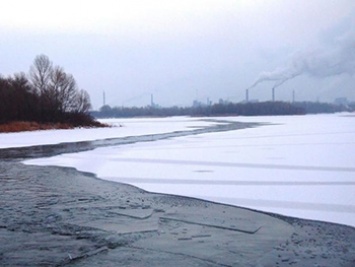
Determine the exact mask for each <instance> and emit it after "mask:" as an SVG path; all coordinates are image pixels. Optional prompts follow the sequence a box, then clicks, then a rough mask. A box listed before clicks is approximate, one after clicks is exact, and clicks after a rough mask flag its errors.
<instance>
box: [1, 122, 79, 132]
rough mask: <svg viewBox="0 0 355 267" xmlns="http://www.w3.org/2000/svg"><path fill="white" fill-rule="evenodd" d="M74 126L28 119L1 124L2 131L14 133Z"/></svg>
mask: <svg viewBox="0 0 355 267" xmlns="http://www.w3.org/2000/svg"><path fill="white" fill-rule="evenodd" d="M72 128H74V127H73V126H71V125H69V124H66V123H46V124H43V123H38V122H27V121H14V122H9V123H6V124H0V132H2V133H14V132H24V131H37V130H52V129H72Z"/></svg>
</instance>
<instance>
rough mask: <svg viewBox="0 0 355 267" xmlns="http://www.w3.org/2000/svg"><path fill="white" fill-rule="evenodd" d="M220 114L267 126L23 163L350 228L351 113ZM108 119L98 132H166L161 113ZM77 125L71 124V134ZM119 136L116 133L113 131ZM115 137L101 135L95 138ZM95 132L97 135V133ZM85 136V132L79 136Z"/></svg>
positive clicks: (354, 201)
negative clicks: (68, 169)
mask: <svg viewBox="0 0 355 267" xmlns="http://www.w3.org/2000/svg"><path fill="white" fill-rule="evenodd" d="M223 119H224V120H230V121H243V122H265V123H266V122H267V123H271V124H269V125H263V126H260V127H256V128H248V129H242V130H235V131H230V132H218V133H207V134H201V135H191V136H185V137H178V138H173V139H169V140H161V141H155V142H145V143H136V144H130V145H124V146H113V147H105V148H98V149H95V150H92V151H87V152H81V153H76V154H64V155H59V156H55V157H52V158H45V159H34V160H29V161H26V163H27V164H36V165H58V166H70V167H75V168H77V169H78V170H82V171H87V172H93V173H95V174H97V176H98V177H100V178H102V179H105V180H110V181H116V182H124V183H129V184H132V185H135V186H138V187H140V188H142V189H145V190H148V191H153V192H160V193H169V194H177V195H184V196H191V197H197V198H202V199H207V200H212V201H217V202H222V203H227V204H232V205H238V206H244V207H249V208H253V209H258V210H264V211H271V212H276V213H280V214H285V215H290V216H296V217H301V218H308V219H316V220H324V221H330V222H336V223H342V224H348V225H352V226H355V160H354V155H355V152H354V151H355V116H353V115H352V114H331V115H307V116H279V117H227V118H223ZM165 121H166V123H167V124H170V123H171V124H172V125H174V124H176V126H175V127H176V128H174V127H173V126H172V125H171V126H169V127H171V129H174V130H175V129H181V128H185V129H186V127H188V126H193V125H197V126H203V125H206V124H208V123H207V122H201V121H199V120H197V119H196V118H168V119H165ZM167 121H168V122H167ZM111 122H117V123H121V124H125V126H126V127H122V128H110V129H101V130H100V131H102V132H105V131H107V132H109V131H113V129H114V130H115V131H117V132H119V131H120V130H121V129H123V131H127V132H126V133H129V134H130V135H134V134H144V133H146V132H154V131H155V129H160V130H162V129H164V130H170V128H169V129H167V128H168V127H166V126H163V125H164V119H141V120H139V119H135V120H133V119H132V120H129V119H127V120H121V119H117V120H114V121H111ZM130 127H136V128H135V129H136V130H132V131H131V132H129V130H127V129H130ZM146 127H149V128H152V129H154V130H147V129H146ZM156 127H159V128H156ZM179 127H180V128H179ZM140 130H141V131H140ZM160 130H159V131H160ZM82 131H84V130H74V132H75V135H76V134H77V135H80V132H82ZM159 131H158V130H157V132H159ZM45 134H46V133H45V132H43V135H45ZM124 134H125V133H116V135H117V136H123V135H124ZM14 135H15V134H9V136H14ZM113 135H115V134H112V133H111V134H107V135H104V134H102V136H101V138H106V137H107V136H113ZM56 136H57V134H56ZM99 137H100V135H97V136H95V139H99ZM85 138H87V139H90V138H91V136H89V135H85ZM10 139H11V138H10ZM32 141H36V140H32ZM1 143H2V142H1ZM10 143H11V140H10V141H8V144H10ZM16 144H18V143H16Z"/></svg>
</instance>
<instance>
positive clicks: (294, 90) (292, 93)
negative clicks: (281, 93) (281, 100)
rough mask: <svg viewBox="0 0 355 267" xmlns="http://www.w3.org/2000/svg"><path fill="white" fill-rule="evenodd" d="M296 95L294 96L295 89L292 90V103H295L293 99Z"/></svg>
mask: <svg viewBox="0 0 355 267" xmlns="http://www.w3.org/2000/svg"><path fill="white" fill-rule="evenodd" d="M295 98H296V96H295V90H293V91H292V103H295V100H296V99H295Z"/></svg>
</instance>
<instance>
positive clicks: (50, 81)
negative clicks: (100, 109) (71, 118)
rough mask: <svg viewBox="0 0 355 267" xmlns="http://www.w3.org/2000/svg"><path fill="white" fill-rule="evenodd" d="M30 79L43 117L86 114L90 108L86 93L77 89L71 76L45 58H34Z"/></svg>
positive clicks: (41, 56) (40, 56) (43, 56)
mask: <svg viewBox="0 0 355 267" xmlns="http://www.w3.org/2000/svg"><path fill="white" fill-rule="evenodd" d="M30 77H31V82H32V86H33V88H34V89H35V91H36V92H38V94H39V96H40V99H41V106H42V110H43V111H44V113H45V116H47V117H50V116H60V114H64V113H87V112H88V111H89V109H90V108H91V104H90V97H89V95H88V93H87V92H85V91H83V90H79V89H78V86H77V83H76V81H75V79H74V77H73V75H71V74H69V73H66V72H65V71H64V69H63V68H62V67H59V66H53V64H52V62H51V61H50V60H49V58H48V57H47V56H45V55H39V56H37V57H36V58H35V60H34V64H33V66H32V67H31V68H30ZM48 119H50V118H48Z"/></svg>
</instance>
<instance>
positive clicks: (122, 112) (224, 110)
mask: <svg viewBox="0 0 355 267" xmlns="http://www.w3.org/2000/svg"><path fill="white" fill-rule="evenodd" d="M352 110H355V104H349V105H348V106H341V105H334V104H330V103H318V102H295V103H289V102H282V101H275V102H273V101H267V102H248V103H246V102H244V103H216V104H212V105H204V106H192V107H177V106H175V107H152V106H146V107H110V106H109V105H105V106H103V107H101V108H100V110H99V111H93V112H92V115H93V116H95V117H97V118H110V117H113V118H114V117H116V118H130V117H146V116H155V117H166V116H263V115H302V114H315V113H334V112H342V111H352Z"/></svg>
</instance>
